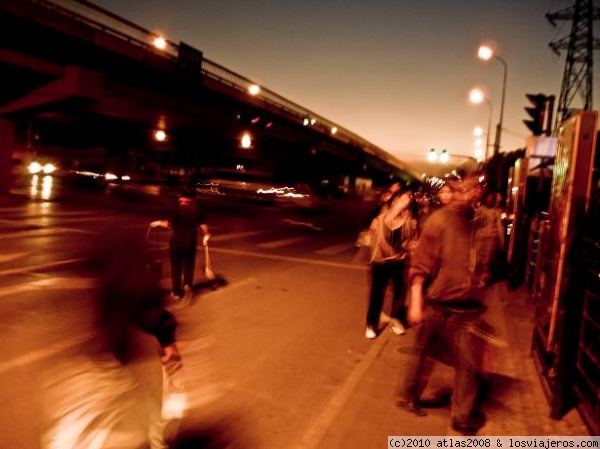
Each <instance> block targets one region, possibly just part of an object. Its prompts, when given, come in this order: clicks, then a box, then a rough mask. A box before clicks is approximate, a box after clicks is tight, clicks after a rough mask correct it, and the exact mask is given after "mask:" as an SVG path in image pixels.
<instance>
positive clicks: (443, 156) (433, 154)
mask: <svg viewBox="0 0 600 449" xmlns="http://www.w3.org/2000/svg"><path fill="white" fill-rule="evenodd" d="M438 159H439V161H440V162H441V163H442V164H445V163H447V162H448V161H449V160H450V155H449V154H448V150H442V152H441V153H440V154H438V152H437V151H435V148H432V149H431V150H429V152H428V153H427V160H428V161H429V162H436V161H437V160H438Z"/></svg>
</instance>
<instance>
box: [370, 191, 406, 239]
mask: <svg viewBox="0 0 600 449" xmlns="http://www.w3.org/2000/svg"><path fill="white" fill-rule="evenodd" d="M401 189H402V186H401V185H400V183H399V182H393V183H392V184H390V186H389V187H388V188H387V189H386V190H384V191H383V192H382V193H381V195H379V198H378V199H377V204H376V205H375V207H374V208H373V210H372V211H371V213H370V214H369V215H368V216H367V221H366V223H365V228H368V227H369V226H371V222H372V221H373V220H374V219H375V218H376V217H377V216H378V215H379V214H381V213H382V212H383V210H384V209H385V208H386V207H387V206H388V204H389V201H390V198H391V197H392V195H393V194H394V193H396V192H398V191H400V190H401Z"/></svg>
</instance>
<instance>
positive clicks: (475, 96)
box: [469, 89, 498, 159]
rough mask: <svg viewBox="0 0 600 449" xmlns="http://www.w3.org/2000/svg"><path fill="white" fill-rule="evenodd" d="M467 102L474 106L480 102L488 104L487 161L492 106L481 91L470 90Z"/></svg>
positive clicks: (486, 156)
mask: <svg viewBox="0 0 600 449" xmlns="http://www.w3.org/2000/svg"><path fill="white" fill-rule="evenodd" d="M469 101H470V102H471V103H474V104H479V103H481V102H482V101H485V102H486V103H487V104H488V106H489V107H490V113H489V115H488V125H487V136H486V139H485V158H486V159H487V158H488V148H489V147H490V134H491V131H492V112H493V110H494V107H493V106H492V102H491V101H490V100H488V99H487V98H486V97H485V95H484V94H483V92H482V91H481V89H472V90H471V92H469ZM496 138H498V134H497V132H496ZM494 154H495V153H494Z"/></svg>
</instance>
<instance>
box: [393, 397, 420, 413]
mask: <svg viewBox="0 0 600 449" xmlns="http://www.w3.org/2000/svg"><path fill="white" fill-rule="evenodd" d="M396 405H397V406H398V407H400V408H403V409H404V410H406V411H407V412H408V413H413V414H415V415H417V416H427V412H426V411H425V410H423V409H422V408H421V406H420V405H419V404H418V403H416V402H410V401H404V400H401V399H399V400H397V401H396Z"/></svg>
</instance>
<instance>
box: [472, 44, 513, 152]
mask: <svg viewBox="0 0 600 449" xmlns="http://www.w3.org/2000/svg"><path fill="white" fill-rule="evenodd" d="M477 56H479V59H483V60H484V61H488V60H490V59H492V58H494V59H496V60H498V61H500V62H501V63H502V66H503V67H504V76H503V78H502V100H501V102H500V120H499V121H498V125H497V126H496V140H495V142H494V155H496V154H498V152H499V151H500V139H501V136H502V120H503V119H504V99H505V98H506V74H507V72H508V65H507V64H506V61H505V60H504V59H502V58H501V57H500V56H498V55H496V54H494V51H493V50H492V49H491V48H490V47H488V46H486V45H482V46H481V47H479V51H478V52H477Z"/></svg>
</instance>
